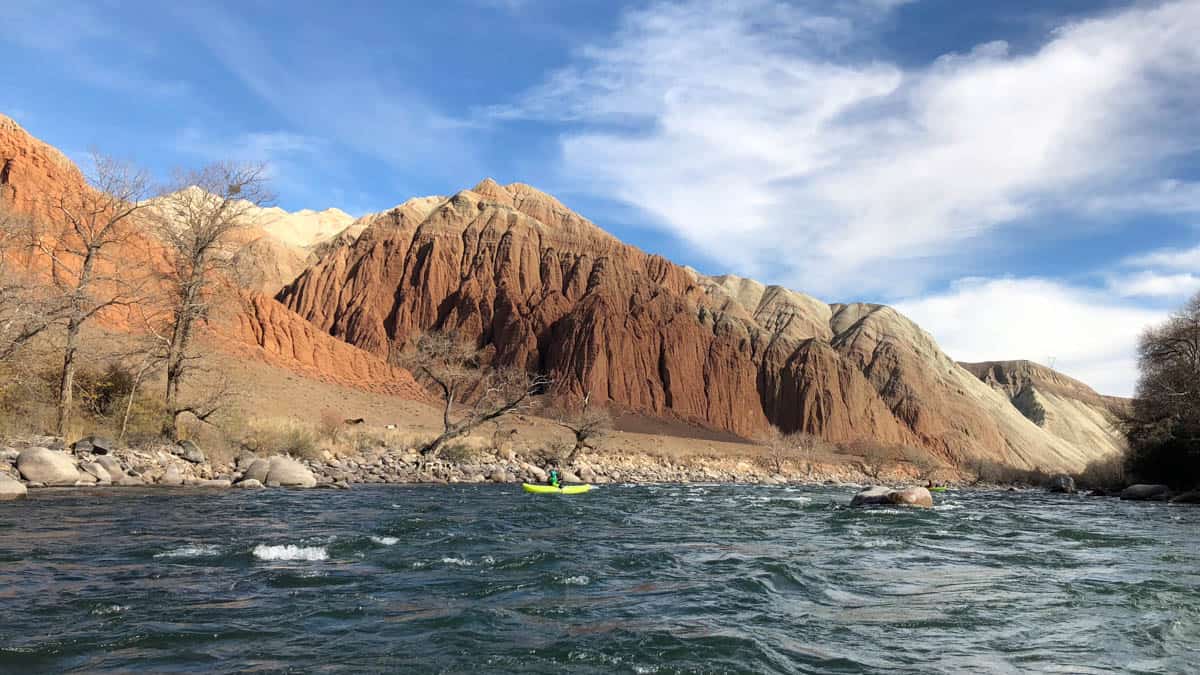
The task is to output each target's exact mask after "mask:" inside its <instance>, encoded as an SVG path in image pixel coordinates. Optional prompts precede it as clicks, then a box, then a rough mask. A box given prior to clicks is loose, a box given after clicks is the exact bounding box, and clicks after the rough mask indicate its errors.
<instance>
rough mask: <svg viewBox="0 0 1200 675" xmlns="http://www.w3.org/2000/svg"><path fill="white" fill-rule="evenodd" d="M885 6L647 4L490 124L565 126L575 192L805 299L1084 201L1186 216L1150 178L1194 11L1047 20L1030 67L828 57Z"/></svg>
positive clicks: (918, 273)
mask: <svg viewBox="0 0 1200 675" xmlns="http://www.w3.org/2000/svg"><path fill="white" fill-rule="evenodd" d="M887 4H890V3H884V4H883V5H880V4H879V3H862V2H860V3H856V4H854V5H853V6H854V7H855V10H854V11H852V12H848V11H844V10H843V11H838V12H836V13H835V12H831V11H830V10H828V9H826V8H825V7H824V5H823V4H821V5H818V4H816V3H814V4H812V5H799V6H797V5H793V4H790V3H783V2H775V1H773V0H730V1H723V2H716V1H715V0H713V1H709V0H697V1H694V2H659V3H655V4H653V5H651V6H649V7H648V8H646V9H643V10H638V11H633V12H631V13H629V14H628V15H627V16H626V18H625V20H624V22H623V24H622V27H621V29H620V30H619V31H618V33H617V34H616V35H614V36H613V37H612V39H611V40H610V41H608V42H606V43H603V44H596V45H591V46H588V47H586V48H583V49H581V50H579V52H578V53H577V58H576V62H575V63H573V64H572V65H570V66H568V67H566V68H563V69H560V70H558V71H556V72H554V73H552V74H551V75H550V76H548V77H547V79H546V80H545V81H544V82H543V83H542V84H541V85H540V86H538V87H536V88H534V89H533V90H531V91H529V92H527V93H526V94H525V95H524V96H522V97H520V98H519V99H517V100H516V101H515V102H513V103H510V104H508V105H505V106H498V107H496V108H493V109H492V113H493V115H495V116H496V117H497V118H501V119H511V118H534V119H551V120H557V121H560V122H564V123H567V124H568V131H567V132H565V133H564V135H563V136H562V138H561V153H562V157H561V169H562V171H563V172H565V174H566V175H568V176H571V177H573V179H574V180H575V182H576V183H577V184H580V185H586V186H587V187H588V189H590V190H593V191H595V192H597V193H601V194H608V195H615V196H616V197H617V198H619V199H621V200H624V201H626V202H628V203H630V204H633V205H635V206H637V207H639V208H640V209H642V210H643V211H644V212H645V213H646V214H648V215H649V216H650V217H651V218H652V219H653V220H654V221H655V222H657V223H659V224H660V225H661V226H662V227H664V228H666V229H667V230H669V231H670V232H672V233H674V234H676V235H678V236H679V237H681V238H682V239H683V240H685V241H686V242H688V243H690V244H691V245H692V246H694V247H695V248H696V249H697V250H698V251H699V252H701V253H703V254H706V255H707V256H708V257H710V258H712V259H714V260H716V261H718V262H719V263H722V264H724V265H726V266H728V267H729V268H731V269H733V270H736V271H738V272H739V273H744V274H750V275H761V274H770V276H773V277H774V278H776V279H778V280H782V281H785V282H788V283H790V284H792V285H796V286H799V287H801V288H803V289H805V290H809V291H812V292H816V293H818V294H826V295H841V294H844V293H855V294H874V295H884V296H892V297H894V296H895V295H896V294H898V293H906V292H907V293H914V292H919V291H920V290H921V289H922V288H923V287H924V285H925V284H926V283H928V282H931V281H936V280H944V279H949V278H953V277H954V276H956V275H960V274H962V273H964V272H967V271H969V270H970V269H971V266H972V263H973V260H975V256H977V255H979V253H980V251H981V250H986V244H987V242H990V241H992V240H993V239H994V238H995V237H997V236H1003V235H1007V234H1012V232H1013V231H1014V228H1016V227H1018V226H1020V225H1022V224H1027V223H1028V222H1029V221H1030V220H1031V219H1037V218H1039V217H1042V216H1045V215H1046V214H1048V213H1052V212H1054V210H1061V209H1064V208H1065V209H1083V208H1084V207H1085V206H1086V204H1087V203H1089V201H1091V202H1092V203H1094V200H1095V198H1096V197H1097V196H1100V197H1103V196H1108V195H1111V196H1113V197H1114V198H1115V197H1116V196H1121V197H1122V198H1123V199H1124V203H1125V204H1127V205H1129V206H1131V207H1132V206H1136V208H1138V209H1143V210H1145V209H1154V210H1169V211H1177V210H1179V208H1181V205H1183V207H1186V205H1187V204H1189V203H1190V202H1191V195H1190V188H1189V189H1187V190H1184V191H1183V192H1184V193H1187V194H1183V198H1182V199H1177V198H1176V197H1178V196H1179V195H1177V194H1175V193H1177V192H1179V188H1178V186H1177V187H1176V188H1171V187H1170V185H1171V183H1169V182H1166V181H1170V180H1172V179H1173V176H1171V173H1170V172H1171V168H1170V166H1171V161H1172V160H1173V159H1175V158H1177V157H1178V156H1180V155H1181V154H1183V153H1188V152H1192V151H1194V150H1195V149H1196V147H1197V144H1198V142H1200V118H1196V116H1194V115H1190V114H1184V113H1183V111H1186V110H1194V109H1195V108H1196V106H1197V104H1200V90H1198V89H1197V88H1196V87H1194V86H1192V84H1193V83H1194V82H1195V81H1196V78H1197V76H1200V43H1198V42H1197V41H1196V40H1195V39H1194V38H1195V35H1196V34H1197V33H1198V32H1200V4H1198V3H1195V2H1167V3H1162V4H1158V5H1151V6H1141V5H1139V6H1137V7H1134V8H1132V9H1127V10H1124V11H1120V12H1114V13H1109V14H1105V15H1102V16H1097V17H1092V18H1089V19H1086V20H1081V21H1077V22H1073V23H1068V24H1065V25H1062V26H1060V27H1059V28H1058V29H1057V30H1055V31H1054V32H1053V33H1052V34H1051V35H1050V36H1048V38H1047V40H1046V41H1045V43H1044V44H1043V45H1042V46H1041V47H1040V48H1039V49H1036V50H1034V51H1033V52H1031V53H1028V54H1022V55H1013V54H1012V53H1010V50H1009V48H1008V45H1007V44H1006V43H1004V42H992V43H987V44H982V45H979V46H977V47H976V48H974V49H973V50H971V51H969V52H966V53H960V54H948V55H946V56H944V57H942V58H940V59H938V60H937V61H936V62H934V63H932V64H930V65H928V66H926V67H921V68H906V67H902V66H900V65H897V64H893V63H887V62H880V61H876V60H863V59H859V58H855V57H854V56H853V54H854V51H855V50H853V49H850V48H848V46H853V45H854V44H855V43H856V41H860V40H865V39H869V38H870V37H871V36H872V35H873V30H874V26H875V25H876V22H878V21H883V20H885V18H886V11H887V6H886V5H887ZM1164 186H1165V187H1166V188H1167V189H1166V190H1165V191H1164ZM1131 195H1133V196H1134V197H1138V196H1140V198H1141V203H1135V201H1134V200H1133V199H1131V197H1130V196H1131ZM1084 226H1086V223H1084Z"/></svg>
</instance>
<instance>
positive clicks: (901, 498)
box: [888, 487, 933, 509]
mask: <svg viewBox="0 0 1200 675" xmlns="http://www.w3.org/2000/svg"><path fill="white" fill-rule="evenodd" d="M888 500H889V501H891V502H892V503H893V504H896V505H899V506H917V507H920V508H923V509H932V508H933V495H932V494H930V493H929V490H928V489H926V488H923V487H909V488H904V489H903V490H892V492H891V494H889V495H888Z"/></svg>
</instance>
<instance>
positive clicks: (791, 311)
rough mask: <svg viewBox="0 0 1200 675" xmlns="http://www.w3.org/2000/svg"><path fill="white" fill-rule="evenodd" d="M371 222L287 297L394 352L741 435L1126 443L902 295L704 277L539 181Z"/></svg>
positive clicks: (1081, 448)
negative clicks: (960, 339)
mask: <svg viewBox="0 0 1200 675" xmlns="http://www.w3.org/2000/svg"><path fill="white" fill-rule="evenodd" d="M360 222H362V223H363V224H365V225H366V227H365V229H364V230H363V232H362V234H361V235H359V236H358V238H357V239H356V240H354V241H353V242H347V243H346V244H345V245H343V246H341V247H340V248H336V249H335V250H330V251H328V252H327V253H326V254H325V255H324V256H323V258H322V259H321V260H320V262H318V263H317V264H316V265H314V266H313V267H311V268H309V269H308V270H307V271H306V272H304V273H303V274H301V275H300V277H299V278H297V280H296V281H295V282H294V283H292V284H291V285H289V286H288V287H286V288H285V289H284V290H283V291H282V292H281V293H280V294H279V296H278V299H279V300H280V301H281V302H283V303H284V304H285V305H287V306H288V307H289V308H290V309H292V310H294V311H295V312H296V313H298V314H299V315H300V316H303V317H304V318H306V319H308V320H309V321H311V322H312V323H313V324H315V325H316V326H317V327H318V328H319V329H320V330H322V331H325V332H328V333H329V334H331V335H334V336H336V337H338V338H341V339H343V340H345V341H347V342H349V343H351V344H353V345H356V346H358V347H361V348H363V349H365V350H367V351H370V352H372V353H375V354H377V355H380V356H384V355H386V354H387V352H388V349H389V347H390V345H391V344H392V343H393V342H396V341H399V342H403V341H405V340H407V339H408V338H410V337H411V336H413V335H415V334H416V333H418V332H419V331H422V330H427V329H450V330H454V331H456V332H457V333H458V334H461V335H465V336H470V337H473V338H476V339H477V340H478V341H479V342H480V343H481V344H485V345H490V346H492V347H494V349H495V352H496V356H497V358H498V359H499V360H500V361H501V362H503V363H507V364H512V365H516V366H520V367H525V368H536V369H539V370H542V371H544V372H547V373H549V374H551V375H552V376H553V377H554V378H555V380H556V382H557V383H558V385H557V386H560V387H562V388H563V389H565V390H567V391H569V392H571V393H573V394H575V395H582V394H584V393H589V392H590V394H591V396H592V397H593V400H601V401H605V400H607V401H610V402H612V403H615V404H617V405H618V406H620V407H623V408H625V409H628V410H631V411H635V412H638V413H641V414H651V415H659V416H674V417H677V418H680V419H683V420H687V421H691V422H696V423H701V424H704V425H706V426H709V427H711V428H714V429H720V430H725V431H729V432H733V433H736V434H740V435H743V436H753V435H755V434H757V433H759V432H761V431H762V430H763V429H764V428H765V427H766V426H767V425H768V424H772V423H773V424H777V425H778V426H780V427H781V428H783V429H784V430H787V431H791V430H803V431H807V432H811V433H814V434H818V435H820V436H822V437H824V438H827V439H830V440H835V441H848V440H855V439H860V438H870V439H876V440H878V441H882V442H885V443H888V444H896V445H909V446H914V447H920V448H924V449H926V450H927V451H929V452H931V453H933V454H936V455H938V456H940V457H943V458H945V459H949V460H953V461H972V460H975V459H983V460H989V461H995V462H1000V463H1004V464H1008V465H1012V466H1016V467H1022V468H1044V469H1077V468H1081V467H1082V466H1084V465H1085V464H1086V463H1087V462H1088V461H1089V460H1091V459H1093V458H1095V457H1097V456H1099V455H1100V454H1103V453H1104V452H1106V451H1107V450H1108V449H1107V448H1097V447H1094V446H1091V445H1083V444H1078V443H1075V442H1073V441H1072V440H1070V439H1068V438H1065V437H1060V436H1058V435H1055V434H1054V433H1051V432H1050V431H1049V430H1047V429H1046V428H1043V427H1042V426H1039V425H1038V424H1036V423H1034V422H1033V421H1031V420H1030V419H1028V418H1027V417H1025V416H1024V415H1022V414H1021V413H1020V412H1019V411H1018V410H1017V409H1016V408H1015V407H1014V406H1013V404H1012V403H1011V402H1010V400H1009V398H1008V396H1007V395H1006V394H1005V393H1004V392H1002V391H1000V390H997V389H994V388H993V387H991V386H989V385H988V384H986V383H984V382H983V381H981V380H980V379H979V378H977V377H975V376H974V375H973V374H972V373H971V372H969V371H968V370H966V369H964V368H963V367H962V366H960V365H958V364H957V363H955V362H954V361H952V360H951V359H950V358H949V357H947V356H946V355H945V354H943V353H942V352H941V350H940V349H939V348H938V346H937V344H936V343H935V342H934V340H933V339H932V338H931V337H930V336H929V335H928V334H927V333H925V332H924V331H922V330H921V329H920V328H919V327H918V326H916V324H914V323H913V322H912V321H910V320H908V319H907V318H905V317H904V316H902V315H900V314H899V313H897V312H896V311H895V310H893V309H892V308H890V307H885V306H879V305H866V304H846V305H842V304H835V305H827V304H825V303H823V302H820V301H819V300H816V299H814V298H811V297H809V296H806V295H803V294H801V293H796V292H794V291H790V290H787V289H784V288H781V287H777V286H764V285H762V284H759V283H757V282H755V281H752V280H749V279H741V278H738V277H733V276H721V277H706V276H703V275H700V274H698V273H697V272H695V271H694V270H691V269H688V268H685V267H681V266H678V265H675V264H673V263H671V262H670V261H668V260H666V259H664V258H661V257H659V256H655V255H649V254H646V253H644V252H642V251H640V250H639V249H637V248H634V247H632V246H629V245H626V244H624V243H622V242H620V241H618V240H617V239H615V238H614V237H612V236H611V235H609V234H607V233H606V232H604V231H602V230H601V229H599V228H598V227H596V226H595V225H593V224H592V223H591V222H589V221H588V220H586V219H585V218H583V217H581V216H579V215H578V214H576V213H574V212H572V211H570V210H569V209H567V208H566V207H565V206H564V205H563V204H562V203H560V202H559V201H558V200H556V199H555V198H553V197H551V196H549V195H547V194H544V193H542V192H539V191H538V190H535V189H534V188H532V187H530V186H528V185H523V184H519V183H515V184H511V185H508V186H501V185H499V184H497V183H496V182H494V181H492V180H490V179H489V180H485V181H483V182H482V183H480V184H479V185H477V186H475V187H474V188H472V189H470V190H464V191H462V192H459V193H458V194H456V195H454V196H453V197H450V198H447V199H440V198H425V199H419V200H412V201H409V202H406V203H404V204H402V205H401V206H399V207H397V208H395V209H393V210H391V211H388V212H386V213H382V214H378V215H375V216H371V217H368V218H366V219H363V220H362V221H360Z"/></svg>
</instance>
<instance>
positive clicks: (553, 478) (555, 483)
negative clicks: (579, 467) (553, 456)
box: [546, 469, 562, 489]
mask: <svg viewBox="0 0 1200 675" xmlns="http://www.w3.org/2000/svg"><path fill="white" fill-rule="evenodd" d="M546 482H548V483H549V484H550V485H551V487H556V488H560V489H561V488H562V477H561V476H560V475H559V474H558V469H550V477H549V479H547V481H546Z"/></svg>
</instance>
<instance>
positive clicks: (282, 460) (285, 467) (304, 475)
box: [267, 455, 317, 488]
mask: <svg viewBox="0 0 1200 675" xmlns="http://www.w3.org/2000/svg"><path fill="white" fill-rule="evenodd" d="M271 483H278V484H279V485H280V486H282V487H302V488H310V487H316V485H317V477H316V476H314V475H313V472H312V471H311V470H309V468H308V467H306V466H304V465H303V464H301V463H300V462H297V461H296V460H294V459H292V458H291V457H284V456H282V455H275V456H274V457H272V458H271V460H270V468H269V469H268V471H267V485H270V484H271Z"/></svg>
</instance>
